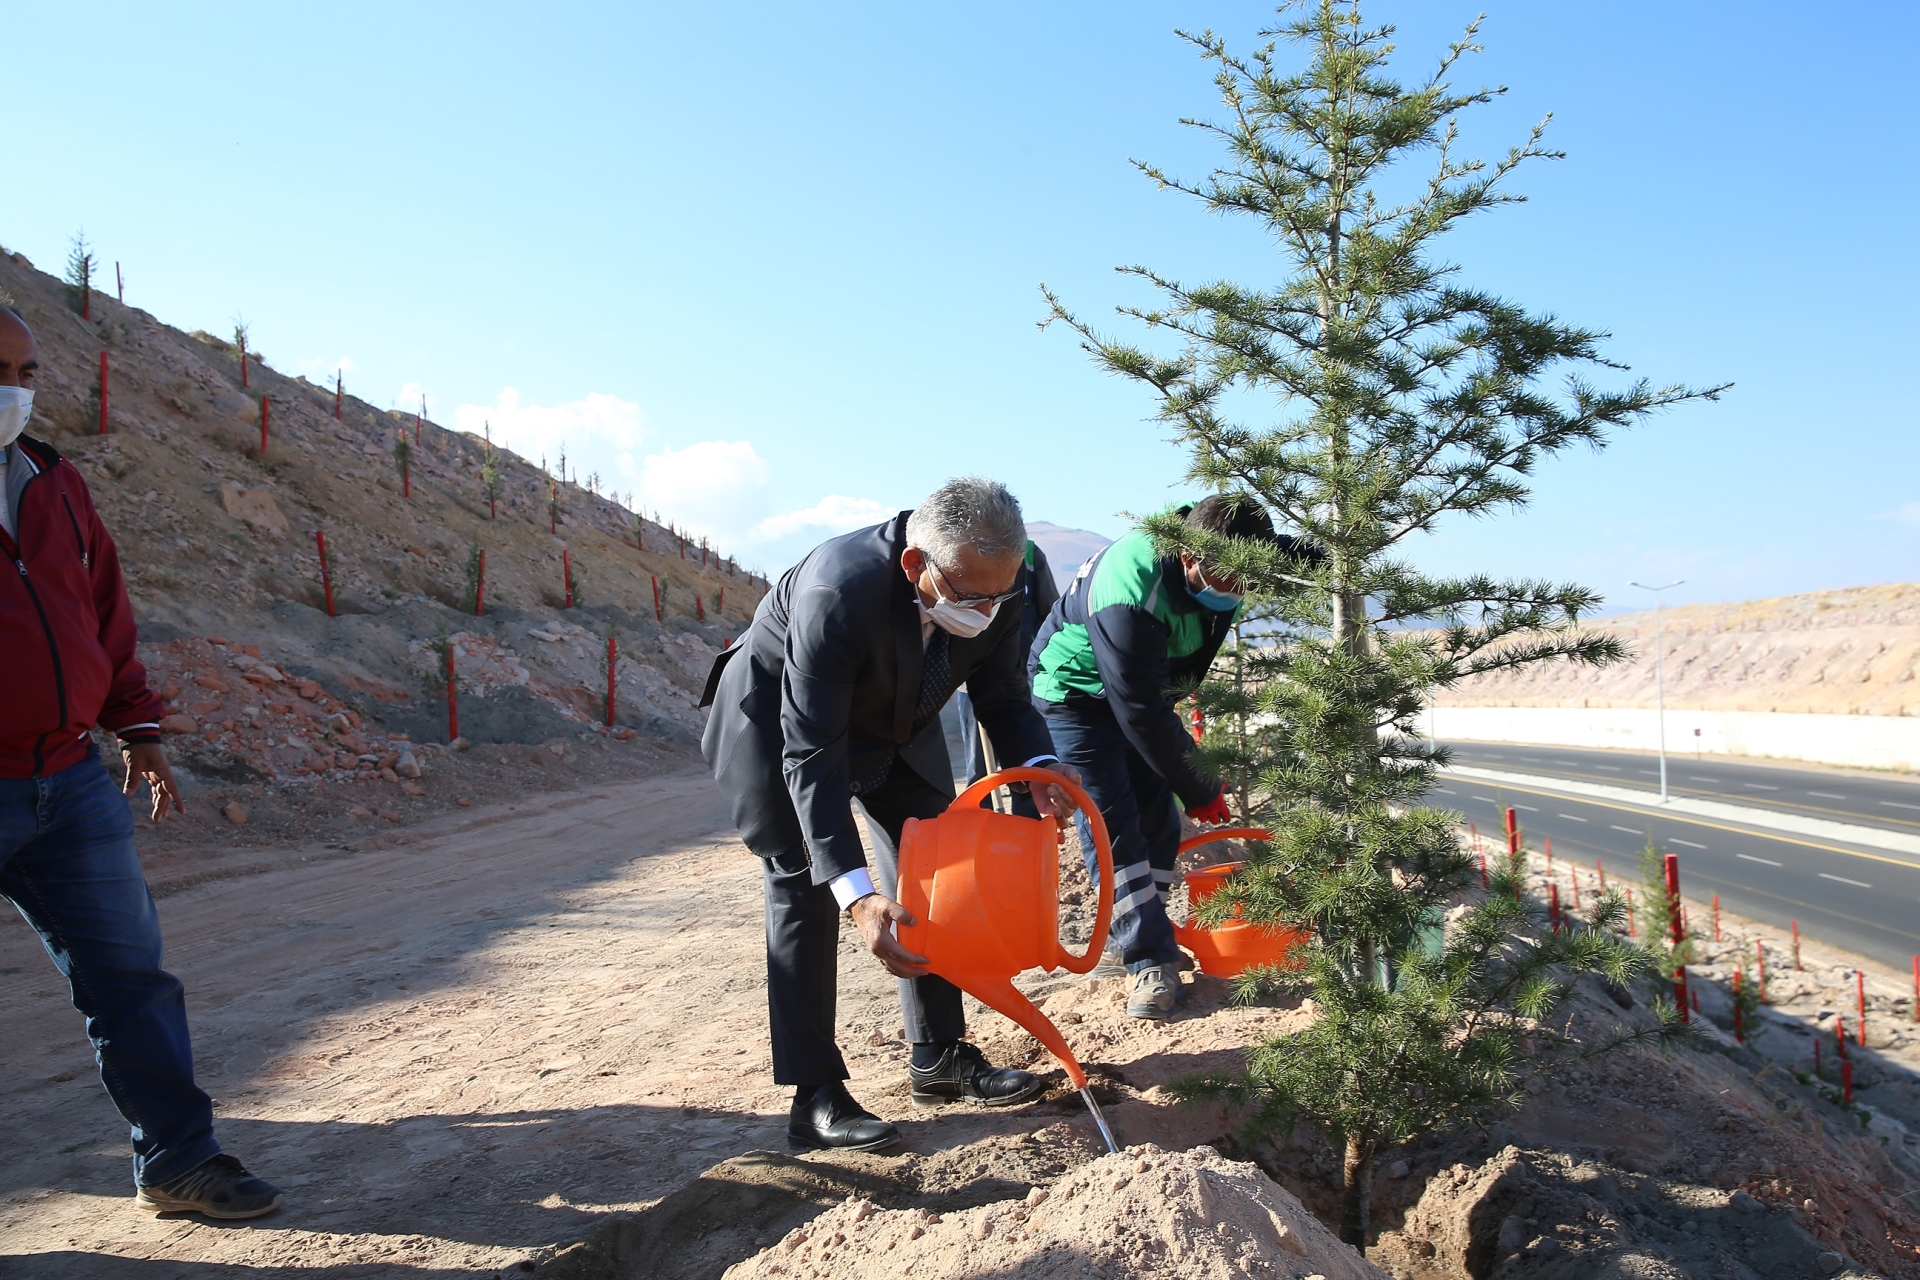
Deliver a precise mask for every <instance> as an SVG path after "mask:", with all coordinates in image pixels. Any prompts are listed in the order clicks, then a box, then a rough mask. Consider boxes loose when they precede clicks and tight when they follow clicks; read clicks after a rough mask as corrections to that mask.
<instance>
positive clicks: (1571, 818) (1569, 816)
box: [1554, 813, 1586, 822]
mask: <svg viewBox="0 0 1920 1280" xmlns="http://www.w3.org/2000/svg"><path fill="white" fill-rule="evenodd" d="M1554 817H1556V818H1565V819H1566V820H1567V821H1568V822H1585V821H1586V819H1585V818H1576V817H1574V816H1573V815H1572V814H1570V813H1557V814H1555V815H1554Z"/></svg>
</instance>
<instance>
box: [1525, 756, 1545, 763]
mask: <svg viewBox="0 0 1920 1280" xmlns="http://www.w3.org/2000/svg"><path fill="white" fill-rule="evenodd" d="M1520 758H1521V759H1522V760H1525V761H1526V762H1527V763H1528V764H1540V763H1541V759H1540V757H1539V756H1521V757H1520Z"/></svg>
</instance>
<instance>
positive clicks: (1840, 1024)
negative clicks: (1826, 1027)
mask: <svg viewBox="0 0 1920 1280" xmlns="http://www.w3.org/2000/svg"><path fill="white" fill-rule="evenodd" d="M1833 1040H1834V1043H1835V1044H1837V1045H1839V1046H1840V1060H1841V1061H1842V1062H1845V1061H1846V1059H1847V1015H1846V1014H1844V1013H1838V1014H1835V1015H1834V1018H1833Z"/></svg>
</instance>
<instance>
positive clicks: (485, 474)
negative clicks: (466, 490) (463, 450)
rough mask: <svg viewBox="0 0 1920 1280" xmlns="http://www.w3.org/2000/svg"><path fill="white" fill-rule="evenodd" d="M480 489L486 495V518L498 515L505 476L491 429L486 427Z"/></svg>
mask: <svg viewBox="0 0 1920 1280" xmlns="http://www.w3.org/2000/svg"><path fill="white" fill-rule="evenodd" d="M480 489H481V492H483V493H485V494H486V495H487V519H489V520H492V519H494V518H495V517H496V516H498V515H499V507H500V499H501V498H502V497H504V496H505V494H506V492H507V481H506V476H505V475H504V474H503V473H502V472H501V470H500V454H499V451H497V450H496V449H495V448H494V447H493V430H492V427H491V426H489V427H488V429H487V436H486V444H485V451H484V452H483V453H482V454H481V456H480Z"/></svg>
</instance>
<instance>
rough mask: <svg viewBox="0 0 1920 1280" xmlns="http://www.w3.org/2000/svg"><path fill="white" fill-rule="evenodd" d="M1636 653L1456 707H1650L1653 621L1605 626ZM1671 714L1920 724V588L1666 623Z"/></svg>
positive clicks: (1476, 687)
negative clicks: (1786, 715)
mask: <svg viewBox="0 0 1920 1280" xmlns="http://www.w3.org/2000/svg"><path fill="white" fill-rule="evenodd" d="M1592 626H1593V628H1594V629H1595V630H1602V631H1608V632H1611V633H1612V634H1614V635H1617V636H1619V637H1620V638H1621V639H1622V640H1624V641H1625V642H1626V643H1627V645H1628V646H1629V647H1630V648H1631V649H1632V650H1633V653H1634V658H1633V661H1631V662H1629V663H1624V664H1622V665H1620V666H1617V667H1612V668H1609V669H1606V670H1599V671H1595V670H1591V669H1576V668H1571V667H1565V666H1542V667H1535V668H1532V669H1530V670H1527V671H1523V672H1520V673H1517V674H1508V675H1498V676H1490V677H1486V678H1483V679H1479V680H1474V681H1471V682H1468V683H1466V684H1463V685H1461V686H1460V687H1459V688H1457V689H1455V690H1453V691H1452V692H1450V693H1449V694H1447V695H1446V696H1444V697H1442V698H1441V699H1439V701H1440V703H1441V704H1442V705H1445V706H1503V707H1505V706H1514V707H1651V706H1653V705H1654V618H1653V614H1652V613H1651V612H1646V613H1629V614H1623V615H1621V616H1619V617H1613V618H1602V619H1600V620H1598V621H1596V622H1594V623H1593V624H1592ZM1661 628H1662V631H1663V633H1664V635H1665V641H1666V697H1667V705H1668V706H1669V707H1686V708H1691V709H1697V710H1702V711H1783V712H1814V713H1825V714H1835V715H1879V716H1912V715H1920V683H1916V682H1915V671H1916V669H1920V584H1915V583H1892V584H1888V585H1884V586H1875V587H1851V588H1847V589H1845V590H1840V591H1821V592H1816V593H1812V594H1809V595H1798V596H1781V597H1779V598H1777V599H1773V600H1750V601H1746V602H1744V603H1739V604H1699V605H1686V606H1683V607H1681V608H1677V609H1667V610H1664V611H1663V612H1662V614H1661Z"/></svg>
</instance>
